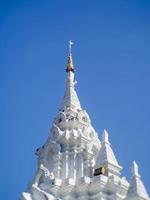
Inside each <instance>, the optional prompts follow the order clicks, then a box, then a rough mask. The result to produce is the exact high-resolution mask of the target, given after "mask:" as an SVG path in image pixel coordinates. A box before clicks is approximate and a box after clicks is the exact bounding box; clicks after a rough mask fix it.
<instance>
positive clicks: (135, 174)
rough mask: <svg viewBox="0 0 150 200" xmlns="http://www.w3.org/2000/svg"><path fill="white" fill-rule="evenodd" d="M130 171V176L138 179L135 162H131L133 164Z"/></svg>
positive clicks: (137, 169)
mask: <svg viewBox="0 0 150 200" xmlns="http://www.w3.org/2000/svg"><path fill="white" fill-rule="evenodd" d="M131 171H132V176H135V177H140V175H139V167H138V165H137V163H136V162H135V161H133V163H132V167H131Z"/></svg>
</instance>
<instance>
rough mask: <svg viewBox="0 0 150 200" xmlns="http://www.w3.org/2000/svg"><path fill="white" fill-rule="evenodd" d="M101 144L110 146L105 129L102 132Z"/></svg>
mask: <svg viewBox="0 0 150 200" xmlns="http://www.w3.org/2000/svg"><path fill="white" fill-rule="evenodd" d="M102 142H103V143H107V144H110V143H109V134H108V132H107V131H106V129H104V131H103V136H102Z"/></svg>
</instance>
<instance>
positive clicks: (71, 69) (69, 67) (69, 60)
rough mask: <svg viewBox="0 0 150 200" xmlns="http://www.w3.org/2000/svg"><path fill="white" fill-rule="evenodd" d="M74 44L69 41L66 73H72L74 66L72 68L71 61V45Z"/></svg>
mask: <svg viewBox="0 0 150 200" xmlns="http://www.w3.org/2000/svg"><path fill="white" fill-rule="evenodd" d="M73 44H74V43H73V42H72V41H71V40H70V41H69V57H68V63H67V69H66V72H70V71H72V72H74V71H75V70H74V66H73V61H72V51H71V50H72V45H73Z"/></svg>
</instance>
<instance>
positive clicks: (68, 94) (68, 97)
mask: <svg viewBox="0 0 150 200" xmlns="http://www.w3.org/2000/svg"><path fill="white" fill-rule="evenodd" d="M72 45H73V42H72V41H71V40H70V41H69V56H68V62H67V68H66V72H67V79H66V91H65V94H64V98H63V101H62V104H61V109H63V110H64V109H65V108H75V109H76V110H77V109H78V110H81V105H80V101H79V98H78V96H77V93H76V91H75V88H74V85H75V83H76V81H74V73H75V69H74V65H73V59H72V49H71V46H72Z"/></svg>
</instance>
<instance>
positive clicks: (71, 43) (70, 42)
mask: <svg viewBox="0 0 150 200" xmlns="http://www.w3.org/2000/svg"><path fill="white" fill-rule="evenodd" d="M73 44H74V43H73V42H72V41H71V40H69V54H71V53H72V52H71V49H72V45H73Z"/></svg>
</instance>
